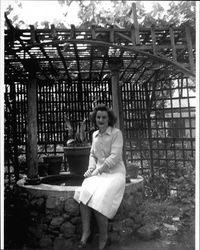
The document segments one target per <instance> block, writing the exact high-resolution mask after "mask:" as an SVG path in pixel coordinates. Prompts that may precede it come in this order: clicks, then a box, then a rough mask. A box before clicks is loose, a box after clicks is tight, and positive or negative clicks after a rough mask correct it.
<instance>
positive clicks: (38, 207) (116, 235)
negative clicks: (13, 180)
mask: <svg viewBox="0 0 200 250" xmlns="http://www.w3.org/2000/svg"><path fill="white" fill-rule="evenodd" d="M22 191H23V192H22ZM73 195H74V191H66V193H65V195H64V196H58V195H56V196H45V195H43V194H41V196H38V194H37V195H36V193H34V192H30V191H29V192H28V190H27V189H20V192H19V201H20V202H19V203H20V211H21V212H20V215H21V216H22V220H23V219H25V220H26V225H25V226H26V230H25V232H26V237H25V239H26V241H27V242H26V244H27V245H31V246H33V247H36V248H37V249H54V250H57V249H59V250H62V249H70V247H71V248H72V249H73V245H74V244H75V243H76V242H77V241H78V240H79V239H80V236H81V218H80V211H79V204H78V203H77V202H76V201H75V200H74V199H73ZM142 200H143V188H142V183H136V184H134V185H133V183H130V184H127V185H126V190H125V194H124V198H123V200H122V203H121V205H120V208H119V210H118V212H117V215H116V216H115V218H114V219H113V220H110V221H109V237H110V239H111V242H118V241H122V240H123V239H125V238H126V237H130V236H131V235H134V233H135V232H136V231H137V229H138V228H140V227H141V226H142V219H143V214H142V209H141V205H142ZM96 232H97V231H96Z"/></svg>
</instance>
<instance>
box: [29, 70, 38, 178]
mask: <svg viewBox="0 0 200 250" xmlns="http://www.w3.org/2000/svg"><path fill="white" fill-rule="evenodd" d="M36 88H37V80H36V78H35V77H34V74H32V73H30V77H29V82H28V87H27V96H28V114H27V121H28V122H27V130H28V131H27V132H28V138H27V166H28V178H29V179H34V178H37V176H38V160H37V89H36Z"/></svg>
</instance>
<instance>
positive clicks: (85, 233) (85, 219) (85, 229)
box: [80, 202, 91, 243]
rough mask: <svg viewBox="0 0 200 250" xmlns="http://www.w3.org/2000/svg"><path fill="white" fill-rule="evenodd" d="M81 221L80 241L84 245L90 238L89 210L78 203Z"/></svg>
mask: <svg viewBox="0 0 200 250" xmlns="http://www.w3.org/2000/svg"><path fill="white" fill-rule="evenodd" d="M80 211H81V221H82V237H81V241H82V242H84V243H86V241H87V239H88V237H89V236H90V233H91V232H90V221H91V208H90V207H88V206H86V205H84V204H83V203H82V202H81V203H80Z"/></svg>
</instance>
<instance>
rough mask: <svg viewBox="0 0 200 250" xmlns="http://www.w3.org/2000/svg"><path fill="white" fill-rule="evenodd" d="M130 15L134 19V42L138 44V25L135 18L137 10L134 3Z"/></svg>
mask: <svg viewBox="0 0 200 250" xmlns="http://www.w3.org/2000/svg"><path fill="white" fill-rule="evenodd" d="M132 16H133V21H134V28H135V39H136V41H135V43H136V45H139V44H140V31H139V25H138V20H137V10H136V3H133V4H132Z"/></svg>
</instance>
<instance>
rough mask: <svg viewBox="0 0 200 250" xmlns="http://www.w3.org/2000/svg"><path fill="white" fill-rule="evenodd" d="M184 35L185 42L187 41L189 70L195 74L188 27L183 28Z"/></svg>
mask: <svg viewBox="0 0 200 250" xmlns="http://www.w3.org/2000/svg"><path fill="white" fill-rule="evenodd" d="M185 33H186V41H187V48H188V55H189V63H190V69H191V70H192V72H193V73H194V72H195V64H194V55H193V48H192V38H191V32H190V27H189V26H188V25H186V26H185Z"/></svg>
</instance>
